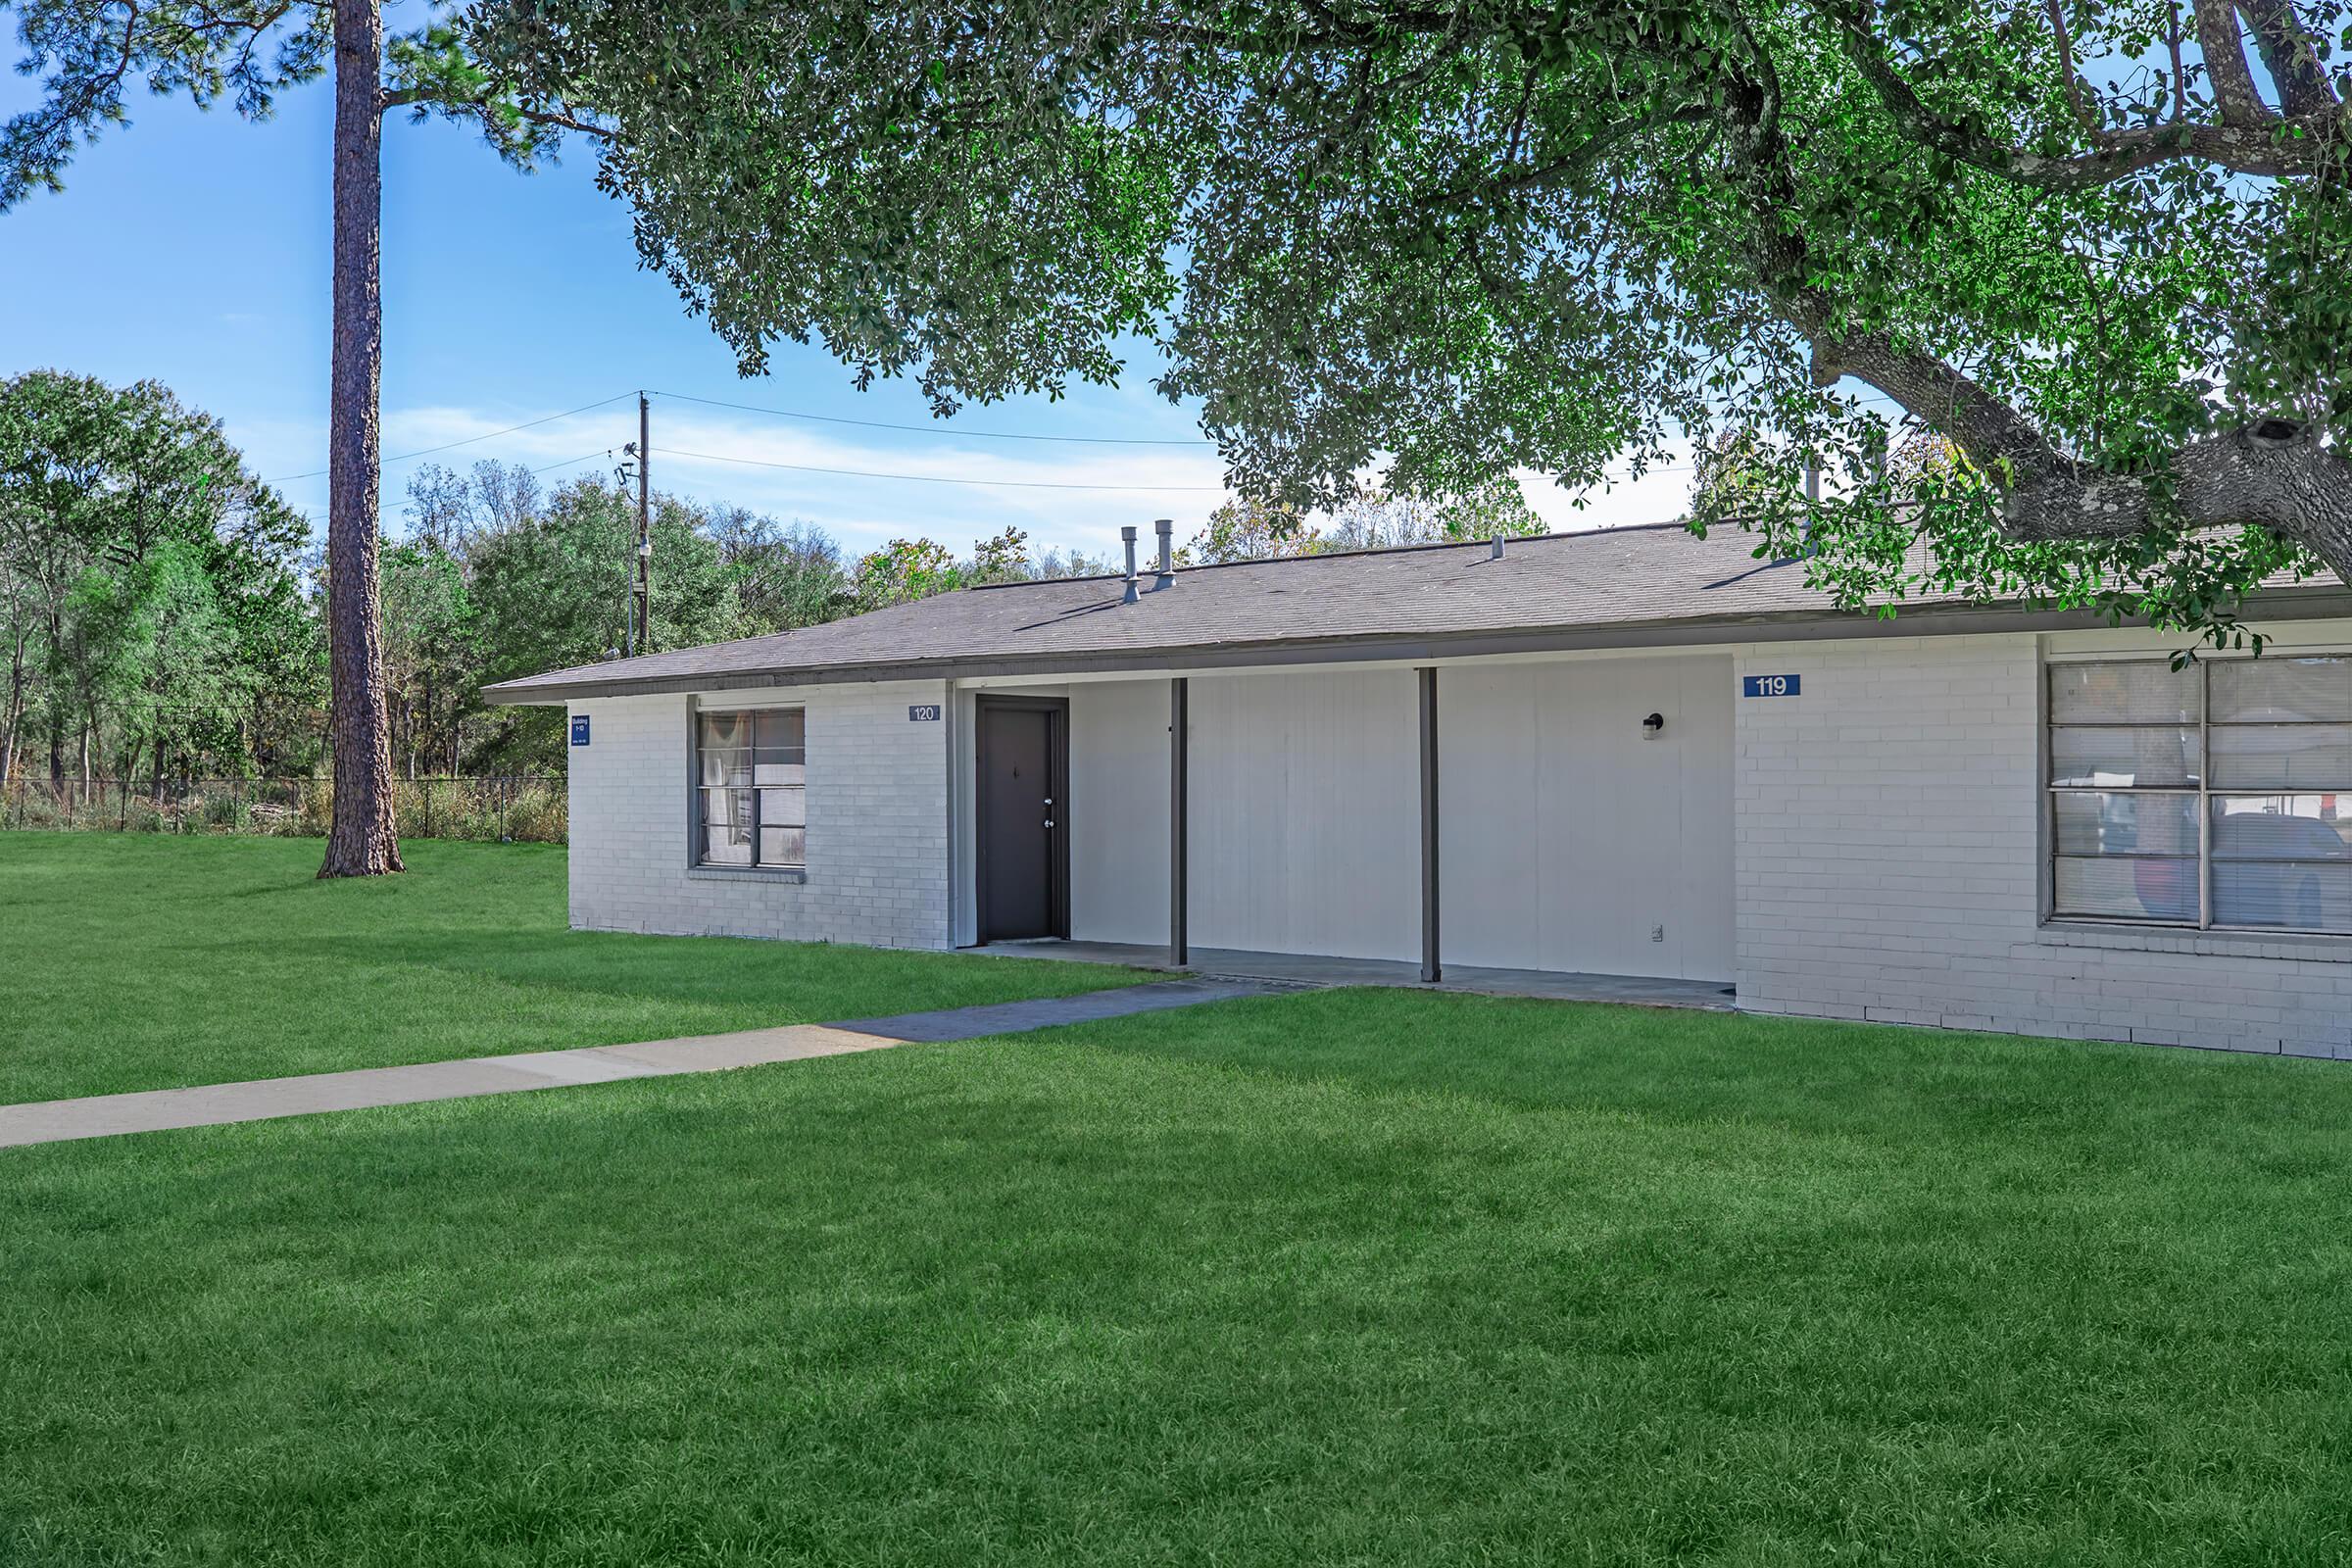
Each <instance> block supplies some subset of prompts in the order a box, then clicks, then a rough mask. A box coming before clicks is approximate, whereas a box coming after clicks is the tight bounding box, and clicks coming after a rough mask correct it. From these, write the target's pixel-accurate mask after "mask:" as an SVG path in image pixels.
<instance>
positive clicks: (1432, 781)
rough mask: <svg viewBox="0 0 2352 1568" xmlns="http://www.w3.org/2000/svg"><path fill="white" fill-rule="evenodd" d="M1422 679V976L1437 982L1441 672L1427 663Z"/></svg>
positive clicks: (1442, 971) (1441, 971)
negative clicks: (1439, 699)
mask: <svg viewBox="0 0 2352 1568" xmlns="http://www.w3.org/2000/svg"><path fill="white" fill-rule="evenodd" d="M1414 673H1415V674H1417V675H1418V676H1420V678H1421V978H1422V979H1423V980H1424V981H1426V982H1428V983H1429V984H1432V985H1435V984H1436V983H1437V982H1438V981H1439V980H1441V979H1443V978H1444V977H1445V973H1446V971H1445V968H1444V966H1442V965H1441V964H1440V963H1439V962H1438V671H1437V667H1436V666H1435V665H1424V666H1423V667H1422V668H1420V669H1418V670H1416V671H1414Z"/></svg>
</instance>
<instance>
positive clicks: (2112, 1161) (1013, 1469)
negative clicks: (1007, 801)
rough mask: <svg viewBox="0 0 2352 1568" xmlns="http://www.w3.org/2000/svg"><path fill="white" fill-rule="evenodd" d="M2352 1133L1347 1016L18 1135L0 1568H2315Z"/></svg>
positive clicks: (1865, 1044)
mask: <svg viewBox="0 0 2352 1568" xmlns="http://www.w3.org/2000/svg"><path fill="white" fill-rule="evenodd" d="M419 885H421V884H419ZM2348 1128H2352V1072H2347V1071H2346V1070H2345V1069H2344V1068H2343V1067H2341V1066H2336V1065H2333V1064H2327V1063H2314V1062H2296V1061H2278V1060H2255V1059H2245V1058H2233V1057H2222V1056H2205V1055H2198V1054H2188V1053H2181V1052H2166V1051H2155V1050H2147V1049H2132V1048H2128V1047H2082V1046H2068V1045H2056V1044H2049V1043H2036V1042H2019V1041H2007V1040H1990V1039H1981V1038H1974V1037H1967V1036H1953V1035H1941V1034H1932V1033H1910V1032H1903V1031H1896V1030H1888V1029H1877V1028H1869V1027H1863V1026H1837V1025H1807V1024H1796V1023H1789V1022H1783V1021H1773V1020H1762V1019H1748V1018H1740V1017H1736V1016H1715V1015H1701V1014H1691V1013H1661V1012H1653V1011H1644V1010H1636V1009H1623V1008H1606V1007H1579V1006H1568V1005H1557V1004H1544V1003H1518V1002H1501V1001H1493V1000H1487V999H1479V998H1464V997H1436V996H1416V995H1413V994H1410V993H1403V992H1332V993H1319V994H1312V995H1303V996H1291V997H1283V998H1277V999H1268V1000H1263V1001H1255V1002H1248V1003H1240V1004H1232V1005H1223V1006H1219V1007H1215V1008H1203V1009H1196V1010H1189V1011H1184V1012H1173V1013H1162V1014H1157V1015H1152V1016H1146V1017H1139V1018H1134V1019H1129V1020H1124V1021H1121V1022H1118V1023H1114V1024H1097V1025H1087V1026H1081V1027H1076V1028H1070V1029H1064V1030H1058V1031H1054V1032H1050V1033H1045V1034H1039V1035H1032V1036H1025V1037H1019V1038H1015V1039H1010V1040H1001V1041H993V1042H978V1043H967V1044H960V1045H951V1046H930V1047H906V1048H902V1049H899V1050H895V1051H888V1052H882V1053H877V1054H868V1055H859V1056H847V1057H837V1058H832V1059H827V1060H819V1061H807V1062H797V1063H791V1064H786V1065H780V1066H774V1067H763V1068H755V1069H751V1070H748V1071H743V1072H737V1073H730V1074H721V1075H716V1076H711V1077H702V1078H670V1079H662V1080H651V1081H639V1082H633V1083H625V1084H614V1085H608V1086H602V1087H595V1088H584V1089H578V1090H565V1091H561V1092H552V1093H546V1094H537V1095H523V1096H514V1097H508V1098H503V1099H496V1100H483V1101H469V1102H456V1103H441V1104H433V1105H420V1106H412V1107H404V1108H400V1109H395V1110H388V1111H367V1112H358V1113H353V1114H348V1115H340V1116H329V1117H316V1118H309V1119H304V1120H299V1121H289V1122H277V1123H267V1124H257V1125H253V1126H245V1127H232V1128H220V1129H211V1130H205V1131H199V1132H192V1133H172V1134H157V1135H149V1136H144V1137H139V1138H131V1139H118V1140H109V1141H100V1142H93V1143H87V1144H73V1145H55V1146H49V1147H46V1148H36V1149H27V1150H18V1151H0V1323H5V1324H6V1326H7V1341H6V1350H5V1353H0V1562H5V1561H12V1560H13V1561H23V1562H25V1563H41V1564H51V1563H66V1564H76V1563H150V1562H152V1563H219V1564H232V1563H233V1564H240V1565H241V1564H258V1563H286V1564H319V1563H333V1564H337V1565H369V1564H384V1565H401V1568H413V1565H417V1564H468V1565H471V1564H523V1563H531V1564H565V1565H572V1564H613V1565H622V1564H629V1565H634V1564H645V1563H657V1562H658V1563H708V1564H750V1563H810V1564H850V1565H856V1564H886V1563H887V1564H906V1563H923V1564H929V1563H941V1564H956V1565H964V1564H1013V1563H1021V1564H1028V1563H1070V1564H1080V1563H1083V1564H1106V1563H1153V1564H1169V1565H1193V1564H1209V1563H1214V1564H1229V1565H1230V1564H1269V1565H1282V1568H1291V1565H1298V1564H1307V1563H1316V1564H1321V1563H1395V1564H1415V1565H1418V1564H1434V1563H1507V1564H1567V1563H1656V1564H1665V1563H1709V1564H1725V1565H1746V1568H1757V1565H1767V1564H1770V1565H1780V1564H1787V1565H1796V1564H1825V1563H1900V1564H1916V1565H1920V1568H1930V1565H1935V1568H1941V1565H1946V1564H1958V1563H1967V1564H1979V1563H1986V1564H2026V1563H2034V1564H2044V1563H2046V1564H2066V1565H2070V1568H2071V1565H2118V1568H2120V1565H2127V1564H2129V1565H2134V1568H2136V1565H2143V1564H2200V1565H2220V1564H2258V1563H2259V1564H2277V1565H2281V1568H2285V1565H2305V1564H2327V1563H2340V1562H2345V1561H2347V1560H2352V1536H2348V1535H2347V1528H2348V1524H2352V1500H2348V1499H2352V1336H2348V1335H2347V1334H2346V1333H2345V1327H2344V1326H2345V1323H2346V1321H2347V1312H2348V1310H2352V1226H2348V1225H2347V1217H2348V1214H2352V1132H2348V1131H2347V1129H2348ZM12 1552H13V1554H14V1555H13V1558H12V1555H11V1554H12Z"/></svg>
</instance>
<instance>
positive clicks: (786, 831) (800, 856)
mask: <svg viewBox="0 0 2352 1568" xmlns="http://www.w3.org/2000/svg"><path fill="white" fill-rule="evenodd" d="M808 863H809V835H808V833H807V831H806V830H804V829H802V828H797V827H769V826H767V825H766V823H765V822H764V821H762V822H761V824H760V864H761V865H790V866H804V867H805V866H807V865H808Z"/></svg>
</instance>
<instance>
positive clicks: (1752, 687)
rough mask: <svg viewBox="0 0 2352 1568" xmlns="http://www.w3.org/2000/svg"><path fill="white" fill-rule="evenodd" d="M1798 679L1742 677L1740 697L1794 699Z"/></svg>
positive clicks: (1785, 677) (1786, 676)
mask: <svg viewBox="0 0 2352 1568" xmlns="http://www.w3.org/2000/svg"><path fill="white" fill-rule="evenodd" d="M1798 681H1799V677H1798V676H1795V675H1742V676H1740V696H1742V697H1794V696H1795V695H1797V691H1798Z"/></svg>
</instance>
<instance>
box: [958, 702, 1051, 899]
mask: <svg viewBox="0 0 2352 1568" xmlns="http://www.w3.org/2000/svg"><path fill="white" fill-rule="evenodd" d="M979 716H980V745H979V753H980V757H979V763H980V765H979V787H978V796H979V799H978V801H977V803H976V805H977V808H978V814H979V818H980V824H979V825H980V835H979V846H978V848H979V882H980V887H979V895H980V940H981V941H983V942H1011V941H1018V940H1021V939H1022V938H1030V937H1067V936H1068V935H1069V934H1070V917H1069V895H1068V889H1069V858H1068V854H1069V852H1068V834H1067V833H1066V832H1065V831H1064V829H1063V825H1062V822H1063V813H1064V812H1065V811H1066V809H1068V805H1069V802H1068V800H1067V799H1066V795H1067V783H1068V776H1069V705H1068V704H1066V703H1064V702H1062V701H1061V700H1060V699H1058V698H1034V697H1019V698H1016V697H985V696H984V697H982V698H981V699H980V700H979Z"/></svg>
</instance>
